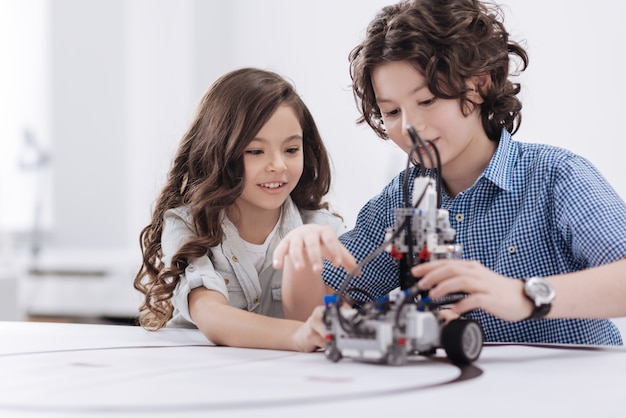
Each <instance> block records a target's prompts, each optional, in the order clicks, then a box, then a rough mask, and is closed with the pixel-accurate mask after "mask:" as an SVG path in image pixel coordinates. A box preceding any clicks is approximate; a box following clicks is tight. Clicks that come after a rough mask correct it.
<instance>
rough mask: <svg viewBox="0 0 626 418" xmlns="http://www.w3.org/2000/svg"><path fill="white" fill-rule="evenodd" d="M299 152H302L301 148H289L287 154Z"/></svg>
mask: <svg viewBox="0 0 626 418" xmlns="http://www.w3.org/2000/svg"><path fill="white" fill-rule="evenodd" d="M298 151H300V147H291V148H287V149H286V150H285V152H286V153H287V154H295V153H297V152H298Z"/></svg>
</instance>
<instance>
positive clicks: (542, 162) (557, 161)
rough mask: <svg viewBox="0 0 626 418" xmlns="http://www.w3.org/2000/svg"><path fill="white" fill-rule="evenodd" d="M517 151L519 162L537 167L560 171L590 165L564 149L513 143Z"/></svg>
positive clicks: (552, 146)
mask: <svg viewBox="0 0 626 418" xmlns="http://www.w3.org/2000/svg"><path fill="white" fill-rule="evenodd" d="M514 144H515V146H516V147H517V149H518V155H519V160H520V161H521V162H526V163H534V165H536V166H537V167H545V168H546V169H560V168H563V167H567V166H568V165H576V164H583V165H591V164H590V163H589V162H588V161H587V160H586V159H585V158H584V157H582V156H580V155H578V154H576V153H574V152H572V151H570V150H568V149H565V148H561V147H557V146H554V145H548V144H534V143H526V142H514Z"/></svg>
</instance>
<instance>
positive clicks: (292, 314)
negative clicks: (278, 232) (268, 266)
mask: <svg viewBox="0 0 626 418" xmlns="http://www.w3.org/2000/svg"><path fill="white" fill-rule="evenodd" d="M324 258H326V259H328V260H330V261H331V262H332V263H333V264H334V265H335V266H340V265H341V266H344V267H346V269H352V268H354V267H355V266H356V261H355V259H354V257H353V256H352V254H350V252H349V251H348V250H347V249H346V248H345V247H344V246H343V245H342V244H341V242H340V241H339V239H338V238H337V235H336V234H335V232H334V231H333V230H332V228H330V227H328V226H322V225H315V224H307V225H303V226H301V227H299V228H296V229H294V230H292V231H291V232H289V233H288V234H287V236H285V238H283V240H282V241H281V242H280V244H278V246H277V247H276V250H275V251H274V268H276V269H280V268H283V284H282V298H283V311H284V313H285V317H286V318H292V319H298V320H304V319H305V318H307V317H308V316H309V315H310V314H311V312H312V311H313V309H314V308H315V307H316V306H318V305H321V304H322V303H323V298H324V295H325V294H329V293H333V292H334V290H333V289H331V288H330V287H328V286H326V285H325V284H324V281H323V280H322V274H321V273H322V266H323V259H324Z"/></svg>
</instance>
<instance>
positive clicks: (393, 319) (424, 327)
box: [324, 127, 483, 365]
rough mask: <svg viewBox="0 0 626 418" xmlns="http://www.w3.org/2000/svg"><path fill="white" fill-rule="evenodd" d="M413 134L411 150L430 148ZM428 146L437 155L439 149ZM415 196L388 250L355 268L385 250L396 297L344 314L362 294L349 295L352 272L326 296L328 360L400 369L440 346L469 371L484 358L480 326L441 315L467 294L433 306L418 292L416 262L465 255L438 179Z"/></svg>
mask: <svg viewBox="0 0 626 418" xmlns="http://www.w3.org/2000/svg"><path fill="white" fill-rule="evenodd" d="M408 130H409V133H410V134H411V137H412V138H413V139H414V143H415V144H416V145H415V147H414V148H417V147H418V146H422V147H424V148H426V144H425V143H424V141H423V140H421V138H419V135H417V133H416V132H415V131H414V130H413V129H412V128H411V127H408ZM430 144H431V147H432V149H434V150H435V152H436V148H435V147H434V144H432V143H430ZM409 155H410V154H409ZM418 155H419V154H418ZM437 157H438V155H437ZM431 161H432V158H431ZM407 174H408V173H407ZM413 190H414V192H413V196H414V198H413V202H412V205H411V207H405V208H398V209H396V210H395V217H396V220H395V225H394V226H393V227H391V228H388V230H387V231H385V241H384V243H383V245H382V246H381V247H380V248H379V249H378V250H377V251H375V252H374V253H373V254H370V256H368V257H367V258H366V259H365V260H363V261H362V262H361V263H360V265H359V267H358V268H360V267H361V266H362V265H363V264H365V263H366V262H368V261H369V260H371V259H373V258H374V257H376V256H378V255H379V254H380V253H381V252H382V251H387V252H388V253H389V254H390V256H391V257H392V258H394V259H395V260H396V261H397V262H398V263H399V267H400V268H399V270H400V288H399V289H397V290H398V291H396V292H392V293H391V294H390V295H388V296H385V297H383V298H379V299H376V300H374V301H368V302H365V303H362V304H360V306H358V307H353V308H349V309H348V308H345V307H343V306H344V302H343V301H342V296H347V295H348V293H350V292H352V293H354V292H355V291H358V289H348V284H349V282H350V280H351V276H352V275H350V274H349V275H348V276H347V277H346V279H345V280H344V283H343V284H342V287H341V289H340V290H339V291H338V292H337V293H336V294H333V295H328V296H327V297H326V298H325V301H324V303H325V306H326V309H325V313H324V323H325V326H326V351H325V355H326V357H327V358H328V359H329V360H331V361H333V362H337V361H339V360H340V359H341V358H343V357H347V358H353V359H355V360H360V361H368V362H378V363H387V364H390V365H402V364H405V363H406V362H407V359H408V358H409V356H412V355H423V356H431V355H434V354H435V353H436V350H437V349H438V348H443V349H444V350H445V352H446V354H447V357H448V359H449V360H450V361H451V362H453V363H455V364H459V365H464V364H470V363H472V362H473V361H475V360H476V359H477V358H478V357H479V355H480V352H481V350H482V346H483V334H482V330H481V328H480V326H479V325H478V323H477V322H476V321H473V320H469V319H454V320H451V321H449V322H447V323H446V321H445V320H444V319H443V318H442V317H441V314H440V312H441V309H442V307H443V306H444V305H446V304H449V303H453V302H455V301H458V300H460V298H463V297H465V295H463V294H454V295H448V296H446V297H444V298H441V299H437V300H432V299H431V298H429V297H428V292H427V291H422V290H420V289H418V287H417V281H418V279H417V278H415V277H413V276H412V275H411V274H410V269H411V267H412V266H413V265H415V264H418V263H425V262H428V261H432V260H436V259H442V258H461V255H462V248H461V246H460V245H457V244H454V238H455V235H456V231H455V230H454V229H452V228H451V227H450V221H449V213H448V211H447V210H445V209H441V208H440V207H439V200H440V199H439V189H438V187H437V185H436V183H435V181H434V180H433V179H432V178H430V177H425V176H421V177H417V178H416V179H415V181H414V188H413ZM405 193H408V192H406V191H405ZM358 268H357V269H355V271H356V270H358Z"/></svg>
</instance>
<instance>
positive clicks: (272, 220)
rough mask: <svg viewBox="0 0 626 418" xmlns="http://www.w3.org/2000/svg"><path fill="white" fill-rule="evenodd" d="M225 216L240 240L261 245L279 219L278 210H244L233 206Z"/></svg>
mask: <svg viewBox="0 0 626 418" xmlns="http://www.w3.org/2000/svg"><path fill="white" fill-rule="evenodd" d="M226 214H227V215H228V218H229V219H230V221H231V222H232V223H233V224H234V225H235V226H236V227H237V231H238V232H239V236H240V237H241V239H243V240H244V241H247V242H249V243H251V244H263V243H264V242H265V240H266V239H267V236H268V235H269V234H270V232H272V230H273V229H274V227H275V226H276V223H277V222H278V219H279V218H280V208H278V209H272V210H263V209H259V208H255V209H254V210H245V209H244V208H241V207H239V206H237V205H236V204H235V205H233V206H231V207H230V208H228V210H227V211H226Z"/></svg>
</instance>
